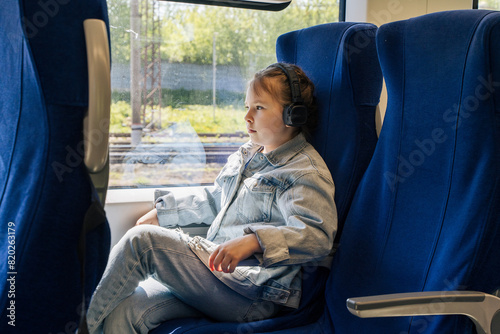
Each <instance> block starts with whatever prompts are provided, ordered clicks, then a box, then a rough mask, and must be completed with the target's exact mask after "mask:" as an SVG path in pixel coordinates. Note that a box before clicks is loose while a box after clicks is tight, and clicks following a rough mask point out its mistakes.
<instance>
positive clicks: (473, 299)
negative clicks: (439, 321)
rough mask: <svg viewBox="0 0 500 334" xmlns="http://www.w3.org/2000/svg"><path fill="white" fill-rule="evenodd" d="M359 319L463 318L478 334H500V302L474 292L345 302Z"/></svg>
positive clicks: (439, 293) (365, 298)
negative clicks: (445, 316) (461, 316)
mask: <svg viewBox="0 0 500 334" xmlns="http://www.w3.org/2000/svg"><path fill="white" fill-rule="evenodd" d="M346 303H347V308H348V310H349V311H350V312H351V313H352V314H354V315H356V316H358V317H361V318H375V317H400V316H419V315H457V314H460V315H466V316H468V317H469V318H470V319H471V320H472V321H473V322H474V323H475V324H476V329H477V332H478V334H491V333H493V334H494V333H500V298H498V297H496V296H493V295H489V294H486V293H483V292H475V291H437V292H413V293H399V294H390V295H378V296H371V297H359V298H349V299H347V302H346Z"/></svg>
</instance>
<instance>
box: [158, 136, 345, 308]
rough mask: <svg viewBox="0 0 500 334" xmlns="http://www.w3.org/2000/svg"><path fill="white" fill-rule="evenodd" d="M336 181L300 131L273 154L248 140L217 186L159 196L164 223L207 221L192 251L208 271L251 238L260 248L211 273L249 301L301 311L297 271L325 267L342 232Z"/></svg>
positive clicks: (227, 166)
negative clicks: (238, 241) (221, 252)
mask: <svg viewBox="0 0 500 334" xmlns="http://www.w3.org/2000/svg"><path fill="white" fill-rule="evenodd" d="M334 189H335V187H334V184H333V180H332V177H331V175H330V172H329V170H328V168H327V167H326V165H325V163H324V161H323V159H322V158H321V156H320V155H319V154H318V153H317V152H316V150H315V149H314V148H313V147H312V145H310V144H309V143H308V142H307V141H306V140H305V138H304V136H303V135H302V134H301V133H299V134H298V135H297V136H295V137H294V138H293V139H291V140H290V141H288V142H287V143H285V144H283V145H281V146H280V147H278V148H277V149H275V150H273V151H272V152H269V153H266V154H264V153H262V152H261V147H260V146H258V145H256V144H253V143H252V142H248V143H246V144H244V145H243V146H241V147H240V149H239V150H238V151H237V152H236V153H234V154H232V155H231V156H230V157H229V158H228V162H227V164H226V165H225V166H224V168H223V169H222V171H221V172H220V174H219V176H218V177H217V179H216V180H215V183H214V185H213V186H210V187H204V188H202V189H201V190H199V191H195V192H193V193H190V194H189V195H176V194H175V191H161V190H157V191H156V192H155V205H156V208H157V211H158V220H159V223H160V225H161V226H165V227H172V226H176V225H179V226H183V225H188V224H192V223H206V224H210V228H209V230H208V233H207V237H206V239H205V238H200V237H194V238H192V239H191V242H190V246H191V249H192V250H193V252H194V253H195V254H196V255H197V256H198V257H199V258H200V260H201V261H203V262H204V263H205V264H206V265H207V266H208V258H209V256H210V254H211V253H212V251H213V250H215V248H216V247H217V245H219V244H221V243H223V242H225V241H228V240H230V239H233V238H236V237H239V236H242V235H244V234H249V233H254V234H255V235H256V236H257V239H258V241H259V243H260V246H261V248H262V250H263V253H262V254H255V255H254V257H253V258H252V259H253V260H254V261H252V259H249V260H244V261H243V262H241V263H240V264H239V266H238V267H237V268H236V270H235V271H234V272H233V273H231V274H229V273H222V272H217V271H214V272H213V273H214V275H215V276H217V277H218V278H219V279H220V280H221V281H223V282H224V283H225V284H226V285H228V286H229V287H231V288H232V289H233V290H235V291H237V292H238V293H240V294H242V295H244V296H246V297H247V298H250V299H263V300H270V301H272V302H275V303H278V304H282V305H285V306H288V307H294V308H296V307H298V304H299V301H300V295H301V276H300V268H301V267H302V266H303V265H311V264H314V265H321V264H322V263H323V261H324V260H325V259H326V258H327V257H328V255H329V253H330V251H331V249H332V246H333V240H334V237H335V233H336V230H337V212H336V208H335V203H334V191H335V190H334Z"/></svg>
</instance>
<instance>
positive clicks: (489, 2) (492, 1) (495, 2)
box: [478, 0, 500, 10]
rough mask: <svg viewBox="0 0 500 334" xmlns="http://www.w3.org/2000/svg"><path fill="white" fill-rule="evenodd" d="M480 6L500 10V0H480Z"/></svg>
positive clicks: (480, 7)
mask: <svg viewBox="0 0 500 334" xmlns="http://www.w3.org/2000/svg"><path fill="white" fill-rule="evenodd" d="M478 8H479V9H492V10H500V0H480V1H479V2H478Z"/></svg>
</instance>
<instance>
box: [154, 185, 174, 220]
mask: <svg viewBox="0 0 500 334" xmlns="http://www.w3.org/2000/svg"><path fill="white" fill-rule="evenodd" d="M154 206H155V208H156V212H157V214H156V215H157V216H158V223H159V224H160V226H163V227H169V226H175V225H178V224H179V214H178V212H177V203H176V200H175V196H174V195H173V194H172V193H171V192H170V191H164V190H155V200H154Z"/></svg>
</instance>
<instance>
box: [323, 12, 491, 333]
mask: <svg viewBox="0 0 500 334" xmlns="http://www.w3.org/2000/svg"><path fill="white" fill-rule="evenodd" d="M377 47H378V52H379V58H380V62H381V66H382V72H383V74H384V77H385V79H386V84H387V91H388V96H389V103H388V108H387V112H386V116H385V121H384V125H383V128H382V132H381V134H380V138H379V141H378V144H377V147H376V150H375V153H374V155H373V159H372V161H371V163H370V165H369V167H368V169H367V170H366V173H365V175H364V177H363V179H362V181H361V183H360V185H359V187H358V191H357V193H356V195H355V198H354V200H353V202H352V205H351V209H350V211H349V215H348V217H347V220H346V224H345V228H344V231H343V234H342V236H341V240H340V243H341V245H340V248H339V250H338V252H337V254H336V256H335V258H334V263H333V267H332V272H331V275H330V279H329V281H328V283H327V291H326V299H327V314H326V316H325V318H324V319H323V320H325V321H324V324H323V328H324V329H325V332H326V333H381V334H382V333H384V334H385V333H415V334H416V333H440V334H442V333H474V332H475V331H474V329H473V325H472V322H470V321H469V320H468V319H467V318H466V317H461V316H453V317H451V316H450V317H442V316H439V317H438V316H436V317H413V318H411V317H401V318H379V319H361V318H357V317H355V316H353V315H351V314H350V313H349V312H348V311H347V309H346V307H345V302H346V299H347V298H349V297H358V296H370V295H376V294H386V293H400V292H418V291H441V290H445V291H446V290H477V291H483V292H487V293H492V292H493V291H495V290H496V289H498V288H499V287H500V275H499V273H500V261H499V258H500V247H499V240H500V104H499V102H500V100H499V98H500V90H499V87H500V66H499V65H500V13H498V12H488V11H477V10H468V11H450V12H441V13H434V14H428V15H425V16H421V17H417V18H414V19H410V20H406V21H400V22H393V23H389V24H386V25H383V26H381V27H380V28H379V30H378V33H377ZM330 320H331V321H330Z"/></svg>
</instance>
